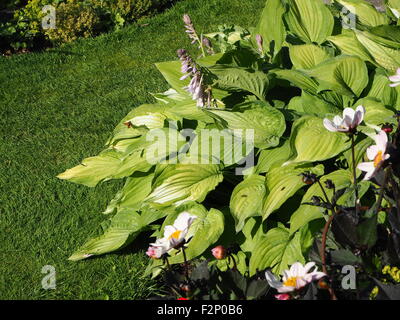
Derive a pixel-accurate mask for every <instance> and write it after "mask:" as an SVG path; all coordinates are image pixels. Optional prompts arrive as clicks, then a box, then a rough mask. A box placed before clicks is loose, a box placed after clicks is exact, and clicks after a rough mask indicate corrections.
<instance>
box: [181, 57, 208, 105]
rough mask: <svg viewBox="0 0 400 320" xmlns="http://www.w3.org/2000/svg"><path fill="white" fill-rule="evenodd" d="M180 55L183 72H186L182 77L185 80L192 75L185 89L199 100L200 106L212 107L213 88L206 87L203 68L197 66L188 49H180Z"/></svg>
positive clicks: (194, 98)
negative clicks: (202, 72)
mask: <svg viewBox="0 0 400 320" xmlns="http://www.w3.org/2000/svg"><path fill="white" fill-rule="evenodd" d="M178 57H179V59H180V60H181V63H182V68H181V72H182V73H184V74H185V73H186V74H185V75H183V76H182V77H181V78H180V79H181V80H185V79H186V78H188V77H191V80H190V83H189V85H188V86H187V87H185V89H186V90H187V91H188V92H189V93H190V94H191V95H192V98H193V100H196V101H197V106H198V107H204V106H207V107H210V106H211V102H212V93H211V89H208V88H206V86H205V85H204V82H203V75H202V74H201V70H200V69H199V68H198V67H197V65H196V63H195V62H194V61H193V59H192V58H191V57H190V56H189V55H188V54H187V52H186V50H184V49H179V50H178Z"/></svg>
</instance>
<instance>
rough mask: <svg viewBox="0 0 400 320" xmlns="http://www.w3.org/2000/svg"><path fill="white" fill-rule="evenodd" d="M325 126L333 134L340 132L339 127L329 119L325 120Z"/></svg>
mask: <svg viewBox="0 0 400 320" xmlns="http://www.w3.org/2000/svg"><path fill="white" fill-rule="evenodd" d="M324 126H325V128H326V129H327V130H329V131H331V132H337V131H338V129H337V127H336V126H335V125H334V123H333V122H332V121H330V120H329V119H326V118H325V119H324Z"/></svg>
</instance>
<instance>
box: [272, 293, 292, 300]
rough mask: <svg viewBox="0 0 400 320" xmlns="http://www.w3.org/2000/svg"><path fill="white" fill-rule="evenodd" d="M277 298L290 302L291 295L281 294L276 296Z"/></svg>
mask: <svg viewBox="0 0 400 320" xmlns="http://www.w3.org/2000/svg"><path fill="white" fill-rule="evenodd" d="M275 298H276V299H277V300H290V295H289V294H287V293H281V294H277V295H275Z"/></svg>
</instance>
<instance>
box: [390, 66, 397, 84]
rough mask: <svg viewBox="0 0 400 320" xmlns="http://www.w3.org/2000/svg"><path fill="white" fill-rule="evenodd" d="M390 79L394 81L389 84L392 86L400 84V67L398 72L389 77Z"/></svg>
mask: <svg viewBox="0 0 400 320" xmlns="http://www.w3.org/2000/svg"><path fill="white" fill-rule="evenodd" d="M389 80H390V81H391V82H393V83H391V84H389V86H391V87H397V86H398V85H400V68H398V69H397V71H396V74H395V75H393V76H390V77H389Z"/></svg>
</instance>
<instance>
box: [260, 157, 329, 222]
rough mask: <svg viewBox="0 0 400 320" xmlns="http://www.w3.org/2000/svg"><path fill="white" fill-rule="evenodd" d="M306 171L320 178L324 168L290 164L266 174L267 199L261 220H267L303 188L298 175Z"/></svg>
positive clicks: (321, 166)
mask: <svg viewBox="0 0 400 320" xmlns="http://www.w3.org/2000/svg"><path fill="white" fill-rule="evenodd" d="M306 171H307V172H312V173H314V174H316V175H318V176H320V175H323V174H324V167H323V165H318V166H314V165H312V164H301V165H298V164H292V165H288V166H285V167H277V168H274V169H272V170H271V171H269V172H268V174H267V179H266V189H267V197H266V199H265V202H264V204H263V208H262V216H263V220H265V219H267V218H268V216H269V215H270V214H271V213H273V212H274V211H275V210H278V209H279V208H280V207H281V205H282V204H284V203H285V202H286V200H288V199H289V198H290V197H292V196H293V195H294V194H295V193H296V192H297V191H298V190H299V189H301V188H302V187H304V182H303V180H302V177H301V176H300V174H301V173H303V172H306Z"/></svg>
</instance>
